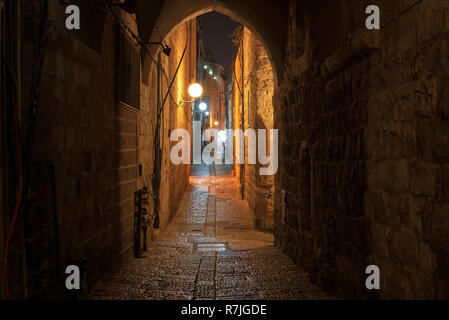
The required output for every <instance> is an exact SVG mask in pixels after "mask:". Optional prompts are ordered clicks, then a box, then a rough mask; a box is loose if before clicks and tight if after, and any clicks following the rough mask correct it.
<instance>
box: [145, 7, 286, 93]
mask: <svg viewBox="0 0 449 320" xmlns="http://www.w3.org/2000/svg"><path fill="white" fill-rule="evenodd" d="M287 4H288V3H284V2H281V3H276V2H274V1H270V0H251V1H240V0H228V1H224V0H166V1H146V0H137V3H136V5H137V10H136V12H137V24H138V28H139V35H140V37H141V38H142V39H144V40H147V41H151V42H153V41H154V42H157V41H160V40H161V39H160V37H161V36H160V34H159V31H160V33H161V35H162V37H163V38H166V37H167V36H169V35H170V33H171V32H172V31H173V30H174V28H175V27H176V26H177V25H179V24H180V23H182V22H185V21H188V20H190V19H193V18H195V17H197V16H199V15H201V14H204V13H207V12H210V11H217V12H220V13H222V14H225V15H227V16H229V17H230V18H231V19H233V20H235V21H238V22H239V23H241V24H242V25H245V26H246V27H248V29H250V30H251V32H253V33H254V34H255V35H256V36H257V37H258V38H259V39H260V40H261V42H262V44H263V46H264V48H265V50H266V51H267V53H268V55H269V58H270V61H271V64H272V67H273V77H274V82H275V87H277V85H278V83H279V81H280V80H281V78H282V70H283V64H284V51H285V40H286V33H287V23H286V21H285V19H283V17H284V14H285V12H288V6H287ZM273 22H275V23H273ZM156 27H157V28H158V30H154V28H156ZM158 50H159V48H157V47H156V46H152V47H151V48H150V53H151V55H152V56H153V57H154V56H155V54H156V53H157V51H158ZM142 58H143V79H144V81H148V75H149V71H150V66H151V63H152V62H151V58H150V57H149V56H148V54H145V53H144V54H143V57H142Z"/></svg>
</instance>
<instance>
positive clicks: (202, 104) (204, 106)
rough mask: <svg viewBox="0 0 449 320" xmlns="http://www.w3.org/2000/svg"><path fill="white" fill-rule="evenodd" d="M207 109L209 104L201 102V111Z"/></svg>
mask: <svg viewBox="0 0 449 320" xmlns="http://www.w3.org/2000/svg"><path fill="white" fill-rule="evenodd" d="M206 109H207V104H205V103H204V102H201V103H200V110H201V111H205V110H206Z"/></svg>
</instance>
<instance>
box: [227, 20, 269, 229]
mask: <svg viewBox="0 0 449 320" xmlns="http://www.w3.org/2000/svg"><path fill="white" fill-rule="evenodd" d="M242 60H243V80H242ZM234 69H235V74H234V77H233V82H234V83H233V90H234V91H233V92H234V108H233V119H234V121H233V123H234V129H235V130H236V129H240V128H244V130H246V129H254V130H256V134H257V130H259V129H266V130H267V152H269V151H270V150H269V145H270V144H269V141H270V140H269V134H270V129H273V93H274V81H273V78H274V77H273V70H272V67H271V62H270V60H269V58H268V55H267V53H266V51H265V49H264V47H263V45H262V43H261V42H260V41H259V40H258V39H257V37H256V36H255V35H254V34H253V33H251V31H250V30H249V29H248V28H246V27H244V28H243V29H242V34H241V44H240V46H239V48H238V55H237V58H236V60H235V62H234ZM242 84H243V85H242ZM242 93H243V96H244V98H243V99H242ZM242 101H243V104H242ZM241 105H242V107H243V109H244V117H243V118H244V126H243V127H242V107H240V106H241ZM235 152H238V149H237V147H236V151H235ZM235 167H236V175H237V177H238V178H239V179H241V167H240V166H239V165H236V166H235ZM260 167H261V166H260V164H259V162H257V164H249V162H248V138H246V143H245V165H244V168H243V172H244V173H243V175H244V179H241V184H242V185H243V189H244V195H245V198H246V199H247V200H248V203H249V205H250V207H251V209H252V210H253V212H254V215H255V225H256V227H257V228H258V229H260V230H264V231H273V221H274V220H273V212H274V200H273V194H274V176H262V175H260V172H259V170H260Z"/></svg>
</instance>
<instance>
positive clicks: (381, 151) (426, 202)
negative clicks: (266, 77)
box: [275, 0, 449, 298]
mask: <svg viewBox="0 0 449 320" xmlns="http://www.w3.org/2000/svg"><path fill="white" fill-rule="evenodd" d="M303 4H304V6H302V2H299V1H298V4H297V5H296V1H292V2H291V8H290V21H289V42H288V45H287V56H286V67H285V76H284V81H283V82H282V83H280V85H279V88H278V89H277V90H276V93H275V96H276V110H280V112H279V113H278V114H277V113H275V127H278V128H279V130H280V145H281V151H280V154H281V159H280V168H281V169H280V170H281V171H280V174H279V176H278V179H276V190H277V191H278V192H277V193H276V198H275V199H276V211H275V220H276V223H275V224H276V226H275V236H276V243H277V244H278V245H279V246H280V247H281V248H283V250H284V251H285V252H286V253H287V254H288V255H289V256H290V257H292V258H293V259H294V260H295V261H297V262H298V263H299V264H301V265H303V266H304V267H305V268H306V269H307V270H308V271H309V272H310V273H311V275H312V277H313V279H314V281H315V282H316V283H318V284H320V285H322V286H323V287H327V288H328V289H329V290H331V291H333V292H335V293H337V294H339V295H340V296H346V297H348V296H349V297H373V296H374V297H380V298H447V297H448V296H449V291H448V285H447V284H448V283H449V282H448V278H447V275H446V273H445V272H444V271H443V269H444V268H445V266H446V267H447V263H448V259H449V251H448V243H447V232H446V231H447V225H448V224H447V217H448V215H447V213H448V212H449V210H448V209H449V207H448V204H447V203H448V199H447V189H448V188H447V187H446V186H447V181H446V180H447V179H446V177H447V169H446V164H447V161H448V156H447V152H446V151H445V150H447V145H448V142H449V134H448V131H447V127H448V125H447V120H448V118H447V110H448V103H447V74H448V71H449V69H448V64H447V54H445V52H446V51H447V44H448V29H449V24H448V22H447V17H448V15H449V12H448V9H449V6H448V3H447V2H445V1H438V0H435V1H434V0H426V1H407V2H392V1H374V3H369V4H376V5H378V6H379V8H380V9H381V13H382V26H381V30H380V32H379V31H368V30H365V29H364V25H365V18H366V16H365V15H364V9H365V7H366V6H367V5H368V4H367V3H364V2H363V1H361V2H349V1H342V2H340V3H339V4H338V5H337V6H338V8H337V9H338V10H336V11H335V14H334V18H333V19H334V21H336V22H337V23H339V25H338V27H335V30H333V31H332V30H329V29H331V28H332V21H333V20H330V21H329V26H327V29H328V30H327V31H328V33H327V36H326V33H323V30H322V28H323V27H322V24H321V26H320V24H318V23H317V19H316V18H317V17H316V16H315V17H312V18H311V17H309V16H308V15H307V14H305V12H307V10H304V8H306V9H307V6H308V5H310V3H306V2H304V3H303ZM340 12H341V15H340ZM342 22H344V23H342ZM320 28H321V29H320ZM324 31H326V30H324ZM331 35H332V39H331V38H330V36H331ZM445 179H446V180H445ZM443 230H446V231H443ZM371 264H375V265H377V266H379V267H380V270H381V288H382V290H380V291H377V292H369V291H368V290H366V288H365V279H366V277H367V275H366V274H365V269H366V267H367V266H368V265H371Z"/></svg>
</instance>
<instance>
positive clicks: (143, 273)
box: [91, 165, 329, 300]
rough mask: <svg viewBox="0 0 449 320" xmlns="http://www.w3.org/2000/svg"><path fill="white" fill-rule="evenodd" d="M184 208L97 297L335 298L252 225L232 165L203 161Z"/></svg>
mask: <svg viewBox="0 0 449 320" xmlns="http://www.w3.org/2000/svg"><path fill="white" fill-rule="evenodd" d="M192 171H193V173H192V177H191V178H190V186H189V187H188V188H187V191H186V193H185V195H184V198H183V200H182V202H181V204H180V207H179V210H178V214H177V215H176V217H175V218H174V220H173V221H172V222H171V223H170V224H169V225H168V227H167V228H166V229H165V230H164V231H163V232H162V234H161V235H160V237H159V239H158V240H156V241H155V242H154V244H153V245H152V246H151V248H149V250H148V252H147V254H146V256H145V258H142V259H136V260H134V261H132V262H131V263H129V264H127V265H126V266H124V267H123V268H122V269H121V270H120V271H119V272H118V273H116V274H114V275H113V276H112V277H110V278H109V279H107V280H106V281H105V282H104V283H102V284H101V285H99V286H98V287H96V288H95V289H94V291H93V294H92V296H91V298H92V299H95V300H97V299H98V300H102V299H104V300H109V299H113V300H119V299H131V300H141V299H151V300H154V299H157V300H173V299H180V300H192V299H193V300H213V299H218V300H234V299H236V300H260V299H269V300H297V299H329V297H328V296H327V295H326V294H325V293H323V292H322V291H321V290H320V289H319V288H318V287H316V286H315V285H312V284H311V283H310V280H309V278H308V276H307V274H306V273H305V272H304V271H303V270H302V269H301V268H299V267H298V266H297V265H295V264H294V263H293V262H292V261H291V260H290V259H289V258H288V257H287V256H286V255H284V254H283V253H282V252H281V251H280V250H279V249H278V248H276V247H274V246H273V235H272V234H269V233H263V232H260V231H257V230H255V229H254V226H253V223H254V222H253V221H254V218H253V217H252V214H251V211H250V209H249V206H248V204H247V202H246V200H241V199H240V197H239V191H238V183H237V180H236V179H235V178H234V177H232V175H231V171H230V168H229V167H225V166H224V165H223V166H216V168H215V166H210V167H209V166H206V165H203V166H197V167H194V168H193V170H192Z"/></svg>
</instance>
